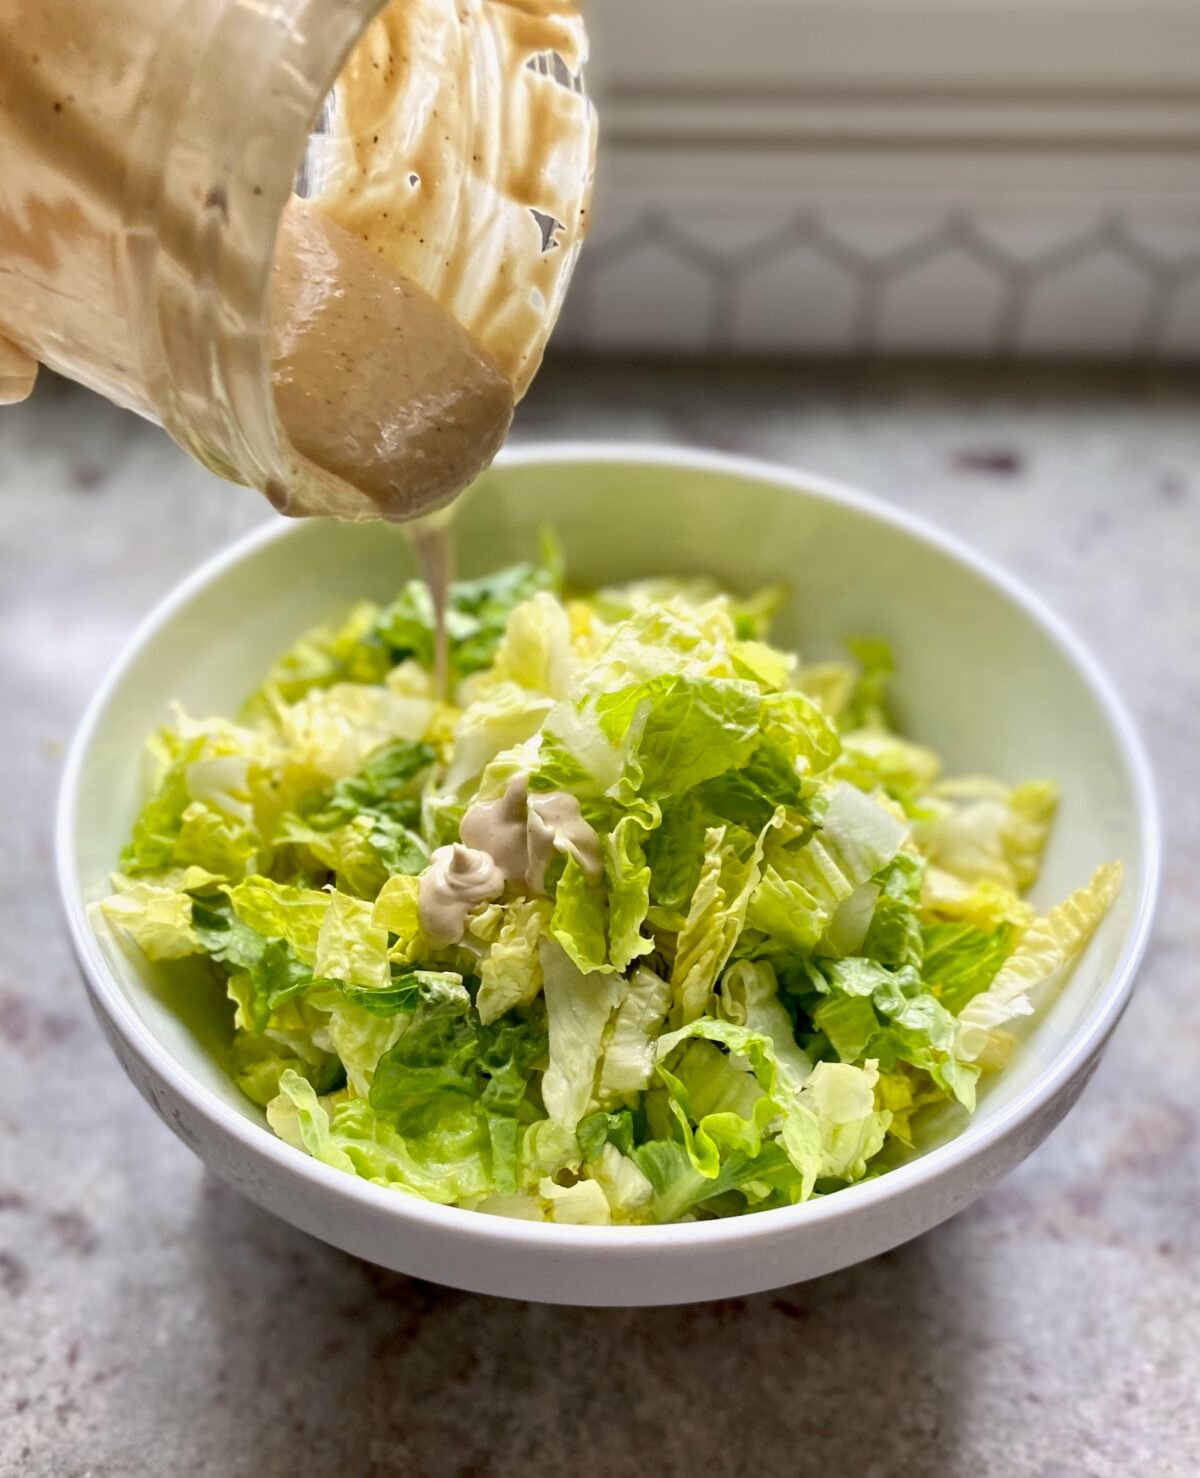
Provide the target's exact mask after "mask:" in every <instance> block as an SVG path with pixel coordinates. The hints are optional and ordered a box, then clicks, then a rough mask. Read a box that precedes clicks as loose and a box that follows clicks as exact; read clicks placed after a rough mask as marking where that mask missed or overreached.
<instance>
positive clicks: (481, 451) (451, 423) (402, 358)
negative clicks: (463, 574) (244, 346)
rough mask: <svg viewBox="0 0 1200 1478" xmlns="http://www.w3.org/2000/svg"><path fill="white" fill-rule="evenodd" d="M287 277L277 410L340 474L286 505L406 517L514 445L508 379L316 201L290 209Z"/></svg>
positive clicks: (301, 445) (280, 498)
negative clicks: (507, 441) (508, 443)
mask: <svg viewBox="0 0 1200 1478" xmlns="http://www.w3.org/2000/svg"><path fill="white" fill-rule="evenodd" d="M274 274H275V275H274V294H273V297H274V311H273V315H272V349H273V355H272V358H273V365H274V368H273V380H274V390H275V407H276V410H277V412H278V414H279V419H280V421H281V422H282V423H283V427H284V429H285V431H286V432H287V434H288V437H289V439H290V441H291V443H292V445H293V447H295V449H296V450H297V451H298V452H299V453H300V454H301V455H302V456H304V457H307V458H308V460H309V461H310V462H314V463H316V464H317V466H318V467H320V468H321V469H322V470H323V471H325V472H329V473H333V474H334V477H335V478H336V479H337V481H334V480H333V479H328V480H322V481H321V482H320V483H314V482H313V481H312V480H309V479H306V480H305V481H304V482H303V483H297V484H294V485H292V486H289V487H287V488H281V489H276V490H275V494H274V501H275V502H276V506H277V507H278V508H279V510H280V512H282V513H289V514H296V513H302V514H307V515H313V514H324V515H328V516H333V517H338V518H348V519H367V518H385V519H389V520H392V521H396V522H399V521H404V520H407V519H410V518H412V517H414V515H417V514H423V513H428V512H430V511H431V510H433V509H436V508H440V507H441V506H442V505H444V504H445V503H447V502H449V500H450V499H451V498H453V497H454V496H455V494H456V493H458V492H460V491H461V490H462V488H463V487H464V486H466V484H467V483H469V482H471V481H473V480H474V478H475V477H477V476H478V474H479V473H480V472H481V471H482V470H483V468H484V467H486V466H487V464H488V463H489V462H490V461H491V460H492V458H493V457H494V456H495V455H496V453H497V451H499V449H500V446H501V444H502V442H503V441H504V437H505V434H506V433H507V431H508V427H509V423H510V421H511V420H512V411H513V390H512V385H511V384H510V383H509V381H508V379H507V378H506V377H505V376H504V375H503V374H502V373H501V371H500V370H499V369H498V368H497V366H496V365H495V364H494V363H493V361H492V360H491V359H490V358H489V356H488V355H487V354H485V353H484V352H483V351H482V350H481V349H480V347H479V345H478V344H477V343H476V341H475V340H474V339H473V338H472V337H471V335H470V334H469V333H468V332H467V331H466V329H464V328H462V327H461V326H460V325H459V323H458V322H457V321H456V320H455V319H454V318H452V317H451V316H450V314H448V313H447V312H446V311H445V309H444V308H441V307H440V306H439V305H438V304H437V303H436V302H435V301H434V300H433V298H431V297H430V296H429V294H428V293H427V292H425V291H424V289H423V288H420V287H417V286H416V285H415V284H414V283H412V282H409V281H408V280H407V279H405V278H403V277H401V276H400V275H399V274H398V273H396V272H394V271H392V270H391V269H390V268H389V267H386V266H384V265H381V263H380V261H379V258H378V257H377V256H376V255H375V254H374V253H373V252H370V251H368V250H367V249H366V248H365V247H364V246H362V245H361V243H360V242H358V241H356V240H355V239H354V237H353V236H351V235H350V234H349V233H348V232H347V231H344V230H343V229H342V228H341V227H340V226H338V225H336V224H335V223H334V222H333V221H331V220H330V219H329V218H328V217H327V216H325V215H323V214H322V213H321V211H319V210H318V209H317V208H316V207H315V206H313V205H311V204H310V203H309V202H307V201H303V200H299V199H295V198H293V200H292V201H291V203H290V204H289V206H288V208H287V210H286V211H285V212H284V217H283V222H282V225H281V227H280V231H279V238H278V242H277V244H276V251H275V266H274ZM431 584H432V588H434V589H435V590H436V589H437V588H438V585H437V582H436V579H435V580H434V581H433V582H431Z"/></svg>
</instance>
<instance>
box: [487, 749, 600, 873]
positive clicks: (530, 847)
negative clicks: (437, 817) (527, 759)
mask: <svg viewBox="0 0 1200 1478" xmlns="http://www.w3.org/2000/svg"><path fill="white" fill-rule="evenodd" d="M459 835H460V836H461V837H462V839H463V841H464V842H466V844H467V845H468V846H469V847H474V848H476V849H477V850H478V851H480V852H486V853H487V854H488V856H489V857H491V858H492V859H493V861H494V862H495V863H496V866H497V867H499V868H500V870H501V872H503V874H504V877H505V881H506V882H509V883H515V884H521V885H524V886H525V887H526V888H528V889H529V891H530V892H532V893H539V894H544V893H545V891H546V869H547V868H548V867H549V865H550V863H551V861H552V860H553V858H554V855H555V853H561V854H562V855H563V856H564V857H574V858H575V860H576V861H577V862H578V863H579V865H580V867H581V868H582V869H583V873H584V876H585V877H586V878H587V880H588V882H589V883H591V884H592V885H593V886H595V885H596V884H598V883H599V882H600V881H601V879H602V878H603V877H604V856H603V853H602V852H601V849H600V838H599V837H598V836H597V835H596V832H595V830H594V828H593V827H592V826H590V825H589V824H588V822H587V821H586V820H585V819H584V816H583V812H582V811H581V810H580V809H579V801H578V800H577V799H576V798H575V796H573V795H570V794H568V793H567V792H566V791H563V790H551V791H542V792H536V793H534V794H532V795H531V794H530V792H529V771H528V770H521V771H519V772H518V773H517V774H516V775H514V776H513V778H512V779H511V780H510V781H509V783H508V786H507V787H506V789H505V792H504V794H503V795H502V796H501V797H500V798H499V800H494V801H476V803H475V804H474V805H473V806H471V807H470V808H469V809H468V811H467V813H466V815H465V816H464V817H463V819H462V824H461V826H460V827H459Z"/></svg>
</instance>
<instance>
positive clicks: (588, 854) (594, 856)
mask: <svg viewBox="0 0 1200 1478" xmlns="http://www.w3.org/2000/svg"><path fill="white" fill-rule="evenodd" d="M528 834H529V871H528V872H527V873H526V878H527V879H528V882H529V886H530V887H531V888H532V889H533V891H534V892H535V893H544V892H545V891H546V868H547V867H548V866H549V864H550V861H551V859H552V858H553V856H554V854H555V852H561V853H562V854H563V856H564V857H573V858H574V859H575V861H576V862H578V863H579V865H580V867H581V868H582V869H583V875H584V877H586V878H587V880H588V882H589V883H590V884H591V885H592V886H593V887H595V886H596V885H597V884H598V883H599V882H600V881H601V880H602V879H603V877H604V857H603V855H602V853H601V851H600V838H599V837H598V836H597V835H596V833H595V831H593V829H592V828H591V826H589V825H588V823H587V822H586V821H585V820H584V819H583V812H582V811H581V810H580V809H579V801H578V800H577V799H576V798H575V796H573V795H570V794H569V793H568V792H567V791H565V790H551V791H546V792H543V793H542V794H540V795H532V796H530V797H529V833H528Z"/></svg>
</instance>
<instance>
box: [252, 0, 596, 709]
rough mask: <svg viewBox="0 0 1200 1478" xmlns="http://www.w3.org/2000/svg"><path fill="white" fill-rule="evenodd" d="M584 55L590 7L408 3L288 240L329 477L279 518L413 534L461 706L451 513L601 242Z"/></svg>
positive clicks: (307, 488) (303, 490)
mask: <svg viewBox="0 0 1200 1478" xmlns="http://www.w3.org/2000/svg"><path fill="white" fill-rule="evenodd" d="M481 35H482V36H484V37H485V38H486V44H483V43H481V41H480V37H481ZM586 49H587V43H586V36H585V33H584V29H583V24H582V21H581V19H580V17H579V15H578V13H577V11H576V8H575V0H464V3H463V4H462V5H458V6H455V5H450V4H447V3H446V0H391V3H390V4H389V5H387V6H385V8H384V9H383V10H382V11H381V13H380V15H379V16H378V17H377V18H376V20H375V21H374V22H373V23H372V25H371V26H370V27H369V28H368V29H367V31H366V32H365V33H364V35H363V36H362V38H361V40H360V41H359V42H358V44H357V46H356V47H355V49H354V50H353V52H352V53H351V55H350V58H349V60H348V61H347V63H346V66H345V68H344V69H343V71H342V73H341V76H340V77H339V80H338V84H337V87H336V89H335V92H334V94H333V98H332V101H331V104H330V105H329V107H327V109H326V112H325V115H324V117H323V119H322V123H321V126H320V129H319V131H318V134H317V135H316V136H315V139H316V146H315V151H314V152H313V155H312V158H310V160H309V161H308V163H307V165H306V170H305V180H304V183H303V184H302V185H301V186H300V188H301V189H302V191H303V192H304V198H301V196H299V195H297V196H295V197H293V199H292V200H291V202H290V203H289V205H288V207H287V209H286V210H285V212H284V216H283V220H282V223H281V226H280V231H279V237H278V241H277V245H276V255H275V263H274V274H273V282H272V349H273V382H274V393H275V405H276V410H277V413H278V416H279V420H280V422H281V424H282V426H283V428H284V430H285V431H286V433H287V436H288V438H289V440H290V442H291V444H292V447H293V448H294V450H295V451H296V452H297V453H299V455H300V457H301V458H303V459H305V460H306V461H307V462H308V463H309V464H314V465H315V467H316V468H318V469H320V470H321V471H322V472H324V473H326V474H332V477H325V478H321V479H310V478H299V479H297V481H296V484H295V485H294V486H289V487H287V488H282V489H280V488H276V489H273V490H272V492H271V496H272V499H273V501H274V502H275V503H276V506H277V507H279V509H280V510H281V511H282V512H284V513H287V514H291V515H295V516H312V515H316V516H321V515H325V516H333V517H337V518H343V519H352V520H356V521H358V520H367V519H376V518H379V519H385V520H388V521H390V522H397V523H403V524H405V525H406V527H407V528H408V530H409V531H410V534H411V537H412V540H413V543H414V547H415V549H416V552H417V556H418V560H419V563H420V566H421V571H422V574H423V576H424V578H425V580H426V582H427V584H428V586H429V589H430V592H431V595H432V597H433V603H434V611H435V616H436V621H437V639H436V654H435V680H436V683H437V688H438V692H439V694H442V695H444V694H445V691H446V684H447V680H448V675H449V661H448V639H447V632H446V607H447V602H448V591H449V583H450V579H451V577H452V573H453V555H454V545H453V533H452V529H451V522H450V514H449V505H450V504H451V502H452V501H453V499H454V498H455V497H456V496H457V495H458V493H460V492H461V491H462V490H463V489H464V488H466V487H467V486H468V485H469V484H470V483H472V482H473V481H474V480H475V478H476V477H477V476H478V475H479V473H480V472H482V471H483V470H484V468H486V467H487V466H488V465H489V464H490V462H491V461H492V459H493V457H494V456H495V455H496V453H497V451H499V449H500V447H501V445H502V444H503V441H504V438H505V436H506V435H507V433H508V429H509V426H510V424H511V421H512V415H513V409H514V407H515V405H516V403H517V402H518V401H519V400H520V398H521V396H522V395H523V394H524V393H525V390H526V389H527V388H528V386H529V383H530V381H531V380H532V378H533V376H534V374H535V373H536V372H537V369H538V366H539V364H540V363H541V358H542V353H543V351H544V348H545V344H546V340H547V339H548V337H549V334H550V331H551V329H552V328H553V326H554V323H555V321H556V320H557V317H558V313H559V309H560V307H561V304H562V298H563V294H564V292H565V289H566V285H567V282H568V280H569V277H570V271H571V267H572V266H573V263H574V260H575V257H576V255H577V253H578V250H579V247H580V245H581V244H582V241H583V237H584V234H585V232H586V229H587V224H588V206H589V201H590V193H591V182H592V175H593V170H594V159H595V142H596V124H595V115H594V111H593V110H592V108H591V105H590V103H589V102H588V100H587V98H586V96H585V94H584V93H583V90H582V85H581V82H580V80H579V79H580V77H581V73H582V67H583V63H584V60H585V58H586ZM485 84H486V85H485ZM485 103H486V105H487V106H486V107H485V106H484V105H485Z"/></svg>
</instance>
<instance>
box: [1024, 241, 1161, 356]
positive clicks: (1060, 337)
mask: <svg viewBox="0 0 1200 1478" xmlns="http://www.w3.org/2000/svg"><path fill="white" fill-rule="evenodd" d="M1153 293H1154V285H1153V283H1152V282H1151V281H1150V279H1149V278H1148V277H1147V275H1146V273H1145V271H1144V270H1142V269H1141V268H1139V267H1137V266H1135V265H1134V264H1133V263H1131V262H1129V261H1127V260H1126V259H1125V258H1124V257H1121V256H1117V255H1116V254H1115V253H1114V252H1112V251H1111V250H1109V249H1107V248H1099V249H1097V250H1094V251H1092V252H1090V253H1089V254H1088V255H1086V256H1082V257H1080V258H1079V259H1077V260H1076V261H1074V262H1071V263H1069V264H1067V265H1065V266H1063V267H1061V268H1059V269H1058V270H1056V271H1052V272H1050V273H1047V274H1045V275H1041V276H1035V277H1034V279H1033V281H1032V282H1031V283H1030V286H1029V292H1028V296H1027V298H1026V301H1025V305H1024V309H1023V312H1022V316H1021V321H1020V326H1019V328H1018V332H1017V337H1016V347H1017V348H1018V350H1025V351H1028V352H1030V353H1034V354H1046V353H1054V354H1059V353H1079V354H1116V355H1123V354H1131V353H1136V352H1137V351H1138V350H1140V349H1143V348H1144V347H1145V344H1144V341H1143V338H1142V334H1143V329H1144V326H1145V325H1146V322H1147V315H1148V313H1149V310H1150V307H1151V304H1152V299H1153Z"/></svg>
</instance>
